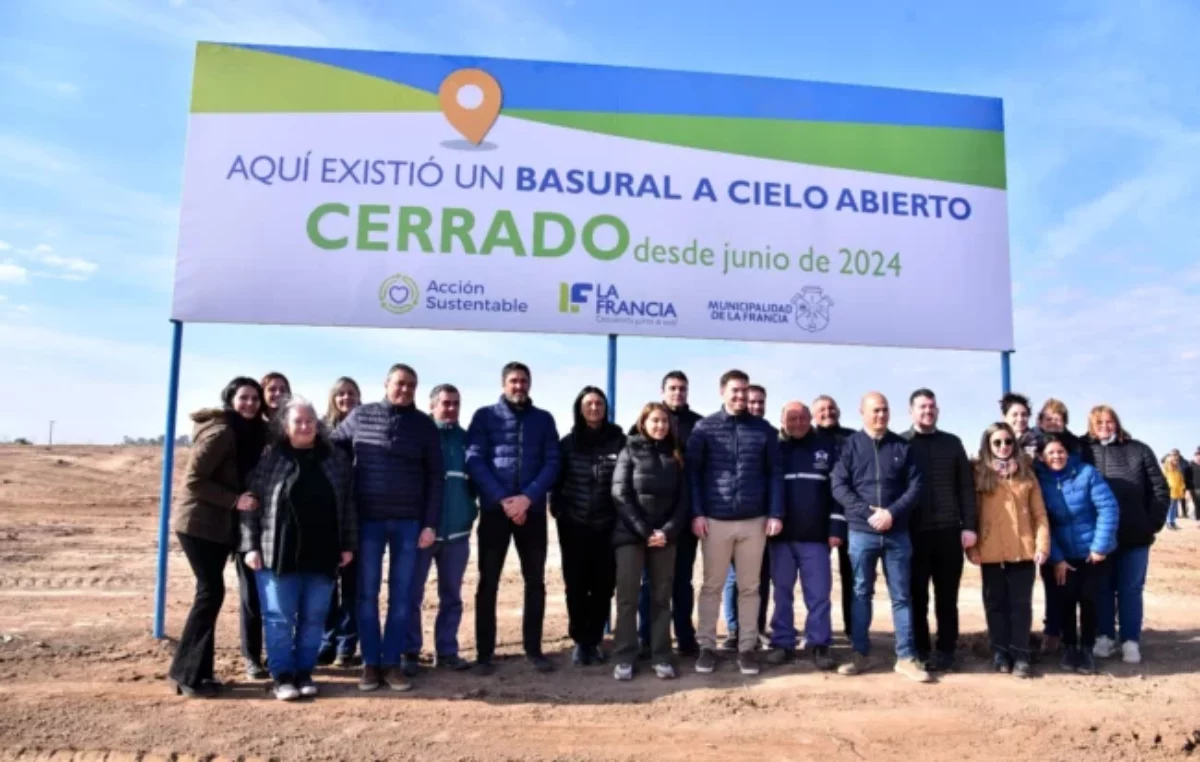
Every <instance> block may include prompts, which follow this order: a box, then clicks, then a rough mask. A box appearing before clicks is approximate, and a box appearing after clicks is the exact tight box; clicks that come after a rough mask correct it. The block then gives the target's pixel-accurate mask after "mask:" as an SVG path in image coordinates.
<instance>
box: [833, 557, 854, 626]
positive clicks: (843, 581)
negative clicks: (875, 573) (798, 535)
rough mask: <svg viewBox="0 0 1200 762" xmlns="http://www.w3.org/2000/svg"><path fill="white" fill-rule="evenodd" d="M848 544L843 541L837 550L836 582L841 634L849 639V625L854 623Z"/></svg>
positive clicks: (852, 571)
mask: <svg viewBox="0 0 1200 762" xmlns="http://www.w3.org/2000/svg"><path fill="white" fill-rule="evenodd" d="M849 544H850V543H849V542H845V541H843V542H842V544H841V545H839V546H838V549H837V557H838V582H839V584H840V585H841V588H842V625H843V626H842V632H843V633H845V635H846V637H847V638H849V637H850V623H851V622H853V621H854V567H853V566H851V565H850V548H849V547H848V546H849Z"/></svg>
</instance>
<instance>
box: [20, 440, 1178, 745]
mask: <svg viewBox="0 0 1200 762" xmlns="http://www.w3.org/2000/svg"><path fill="white" fill-rule="evenodd" d="M181 459H182V460H186V452H182V453H181ZM159 463H160V458H159V455H158V453H157V451H154V450H150V449H137V448H117V447H113V448H99V447H97V448H71V447H56V448H54V449H53V450H49V451H48V450H46V449H44V448H36V449H35V448H31V447H0V759H4V758H16V759H22V760H26V759H55V760H59V759H63V760H69V759H74V760H102V759H108V760H137V759H141V760H162V759H178V760H185V759H208V758H214V757H219V758H226V759H237V758H239V757H240V758H245V759H252V758H261V759H271V758H274V759H281V760H299V759H346V760H371V759H412V760H429V759H452V760H540V759H555V760H583V759H589V760H590V759H597V760H598V759H606V760H607V759H614V760H641V759H652V760H655V762H668V760H688V762H699V761H700V760H728V759H731V758H740V759H754V760H764V762H769V761H773V760H790V759H823V760H889V759H912V758H916V757H919V758H921V759H922V760H923V761H929V760H941V759H953V760H968V759H988V760H997V759H1005V760H1007V759H1037V760H1043V761H1045V760H1067V759H1070V760H1117V759H1120V760H1133V759H1167V758H1179V757H1184V756H1188V755H1190V754H1191V751H1190V749H1191V748H1192V745H1191V743H1190V741H1189V739H1191V738H1193V735H1192V734H1193V733H1194V732H1195V730H1196V729H1197V728H1200V719H1198V718H1196V713H1197V711H1198V705H1200V676H1198V675H1197V671H1198V670H1200V642H1198V639H1197V631H1198V629H1200V610H1198V609H1197V603H1200V559H1197V557H1196V552H1195V549H1196V547H1197V545H1198V544H1200V530H1198V529H1197V526H1200V525H1198V524H1197V523H1195V522H1193V521H1191V520H1188V521H1185V522H1183V523H1184V524H1185V531H1180V532H1171V533H1166V534H1165V536H1164V537H1162V538H1161V540H1160V541H1159V543H1158V545H1156V546H1155V549H1154V554H1153V560H1152V563H1151V572H1150V583H1149V588H1148V591H1147V594H1146V625H1147V631H1146V634H1145V638H1144V654H1145V657H1146V662H1145V663H1144V664H1143V665H1141V666H1139V667H1133V666H1128V665H1125V664H1121V663H1120V662H1117V661H1110V662H1105V663H1104V664H1103V665H1102V674H1100V675H1098V676H1096V677H1094V678H1086V677H1081V676H1076V675H1067V674H1063V673H1061V672H1059V670H1058V669H1057V667H1056V666H1053V665H1046V668H1045V670H1044V672H1043V673H1042V675H1043V676H1041V677H1039V678H1038V679H1035V680H1030V681H1025V682H1020V681H1017V680H1016V679H1013V678H1009V677H1004V676H997V675H993V674H990V673H989V672H988V669H987V662H986V660H985V658H986V647H985V639H984V637H983V635H982V632H983V630H984V623H983V612H982V606H981V603H980V591H979V576H978V572H977V571H976V570H974V569H972V568H970V567H968V571H967V574H966V578H965V580H964V587H963V591H962V594H961V597H960V604H961V609H962V620H963V630H964V632H965V633H968V634H967V635H966V636H965V637H964V642H963V644H962V646H960V652H959V657H960V661H961V668H960V670H959V671H957V672H955V673H953V674H951V675H949V676H947V677H945V678H944V679H943V680H942V681H941V682H939V683H938V684H935V685H917V684H914V683H910V682H907V681H905V680H904V679H902V678H901V677H900V676H898V675H896V674H895V673H893V672H891V671H890V663H891V659H890V655H889V651H890V648H891V641H890V638H889V636H888V635H887V633H888V631H889V630H890V621H889V616H888V609H887V605H886V596H885V594H884V588H883V585H882V584H880V585H879V594H878V595H877V599H876V600H877V608H876V619H875V623H874V628H873V629H874V631H875V632H877V633H878V637H877V638H876V641H875V642H876V664H877V669H876V670H875V671H874V672H872V673H871V674H869V675H866V676H862V677H857V678H846V677H838V676H836V675H827V674H817V673H815V672H814V671H813V669H812V667H811V665H810V663H808V662H802V663H800V664H799V665H798V666H794V667H785V668H777V669H773V670H770V671H764V672H763V674H762V675H760V676H759V677H757V678H753V679H747V678H743V677H742V676H741V675H739V674H738V673H737V672H736V671H735V670H734V669H733V668H732V666H731V665H730V664H728V663H725V664H723V665H722V667H721V668H720V669H718V671H717V673H716V674H714V675H708V676H701V675H697V674H696V673H695V672H693V671H692V669H691V663H690V661H689V662H687V663H685V664H684V665H682V666H683V667H684V669H682V670H681V677H680V679H678V680H675V681H670V682H664V681H659V680H656V679H654V678H653V677H652V676H646V675H645V673H644V672H641V673H639V676H638V678H637V679H635V680H634V681H633V682H632V683H624V684H619V683H617V682H615V681H614V680H613V679H612V678H611V675H610V672H609V670H608V669H607V668H605V667H590V668H586V669H576V668H573V667H571V666H570V664H569V657H568V655H567V653H568V649H569V646H570V643H569V641H568V640H567V639H566V613H565V606H564V601H563V595H562V580H561V575H560V574H559V573H558V571H557V568H558V553H557V543H556V541H555V540H554V538H553V537H552V538H551V550H550V563H549V565H550V567H551V568H550V569H548V572H547V584H548V588H549V589H548V605H547V621H546V638H547V642H546V650H547V653H550V654H552V658H554V660H555V661H556V663H557V665H558V667H559V670H558V671H557V672H556V673H555V674H553V675H550V676H542V675H539V674H537V673H535V672H534V671H533V669H532V668H531V667H530V666H528V665H527V664H526V663H525V662H524V661H523V660H522V659H520V658H518V657H517V654H518V651H519V641H520V636H519V632H520V592H521V586H520V576H519V573H518V571H517V567H516V558H515V553H513V554H510V562H509V567H508V569H507V570H506V572H505V576H504V580H503V583H502V586H501V603H500V612H499V616H500V651H501V654H502V655H504V656H507V657H511V658H506V659H504V660H502V661H501V662H500V668H499V670H498V671H497V673H496V675H495V676H493V677H489V678H480V677H477V676H475V675H473V674H470V673H467V674H447V673H443V672H436V673H435V672H432V671H427V672H424V673H423V674H422V676H421V677H420V678H419V681H418V685H417V689H416V690H415V691H413V692H412V693H408V694H388V693H386V692H380V693H377V694H369V695H363V694H360V693H359V692H358V691H357V690H356V689H355V686H354V681H355V679H356V673H355V671H353V670H344V671H338V670H324V671H323V672H321V673H320V674H319V675H318V680H319V681H321V683H322V690H323V693H322V695H321V697H320V698H319V699H317V700H316V701H314V702H306V703H300V702H297V703H289V704H283V703H281V702H277V701H274V700H272V699H270V698H269V697H268V696H267V695H266V693H265V692H264V690H263V686H262V684H254V683H247V682H245V681H244V680H240V679H239V678H240V675H239V672H240V670H239V659H238V654H237V614H236V603H237V594H236V579H235V577H234V574H233V570H232V568H230V569H229V570H228V573H227V583H228V585H229V593H228V595H227V596H226V603H225V608H224V611H223V613H222V617H221V621H220V631H219V633H218V641H217V671H218V677H219V678H221V679H224V680H226V681H235V682H234V685H233V686H232V690H230V691H229V692H227V693H226V694H225V695H223V696H222V697H221V698H218V699H215V700H211V701H196V700H187V699H184V698H180V697H176V696H175V695H174V694H173V693H172V691H171V690H170V689H169V687H168V683H167V682H166V679H165V677H166V670H167V666H168V662H169V659H170V655H171V652H172V648H173V641H163V642H159V641H155V640H153V639H152V638H151V636H150V629H151V619H152V611H153V608H152V606H153V604H152V602H153V595H154V563H155V542H156V539H155V533H156V526H157V510H158V505H157V492H158V480H159ZM182 465H183V464H182V463H180V466H181V467H182ZM170 570H171V576H170V584H169V586H168V591H167V603H168V618H167V631H168V634H169V635H171V636H176V635H177V634H178V632H179V630H180V628H181V627H182V624H183V619H184V616H185V615H186V612H187V609H188V605H189V602H190V597H191V595H192V591H193V586H192V585H193V583H192V577H191V574H190V571H189V570H188V567H187V563H186V561H185V560H184V558H183V556H182V554H181V553H180V552H179V550H178V547H177V546H175V545H174V543H173V544H172V552H171V559H170ZM835 580H836V575H835ZM475 582H476V575H475V572H474V570H473V569H472V570H470V571H468V574H467V581H466V589H467V591H468V594H467V595H466V596H465V598H466V601H467V612H466V616H465V619H464V625H463V628H462V632H461V638H462V643H463V647H464V655H466V656H471V655H472V653H471V651H472V648H473V626H472V625H471V622H472V621H473V620H472V616H473V613H472V602H471V601H472V597H473V596H472V595H471V594H470V591H472V590H473V589H474V587H475ZM835 595H836V582H835ZM430 598H431V599H435V598H436V596H434V595H432V588H431V596H430ZM435 605H436V604H435V603H434V602H433V601H432V600H430V601H427V603H426V629H427V632H428V631H429V630H430V629H431V627H432V618H433V617H432V612H433V606H435ZM1037 605H1039V606H1040V593H1039V603H1038V604H1037ZM800 608H801V609H802V605H801V606H800ZM1039 618H1040V617H1039ZM834 624H835V630H840V616H839V615H838V614H836V613H835V623H834ZM427 640H428V639H427ZM836 650H837V654H838V656H839V658H846V651H847V647H846V644H845V643H844V642H841V641H839V643H838V647H837V649H836ZM883 665H886V667H885V666H883ZM1194 738H1195V739H1197V740H1200V733H1197V734H1196V735H1195V736H1194ZM1197 756H1198V757H1200V754H1198V755H1197Z"/></svg>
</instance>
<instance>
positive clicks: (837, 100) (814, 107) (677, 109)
mask: <svg viewBox="0 0 1200 762" xmlns="http://www.w3.org/2000/svg"><path fill="white" fill-rule="evenodd" d="M238 47H243V48H246V49H249V50H259V51H264V52H268V53H276V54H279V55H285V56H291V57H293V58H299V59H302V60H305V61H314V62H317V63H323V64H327V65H329V66H336V67H339V68H342V69H348V70H350V71H356V72H360V73H362V74H369V75H371V76H374V77H379V78H381V79H387V80H390V81H392V82H399V83H401V84H405V85H410V86H412V87H416V88H420V89H422V90H427V91H429V92H431V93H436V92H437V91H438V87H439V86H440V85H441V83H442V80H443V79H445V78H446V76H447V75H448V74H450V73H451V72H452V71H455V70H456V69H461V68H464V67H479V68H482V69H485V70H487V71H488V72H489V73H491V75H492V76H494V77H495V78H496V79H497V80H499V82H500V86H501V88H503V90H504V108H505V109H506V110H507V109H530V110H545V111H598V112H606V113H629V114H668V115H678V116H718V117H743V118H756V119H795V120H804V121H815V122H857V123H862V124H892V125H907V126H916V127H955V128H962V129H976V130H993V131H998V132H999V131H1003V130H1004V106H1003V102H1002V101H1001V100H1000V99H999V98H986V97H980V96H973V95H951V94H948V93H932V92H926V91H921V90H900V89H896V88H885V87H868V86H865V85H838V84H832V83H827V82H808V81H803V80H788V79H777V78H771V77H750V76H743V75H732V74H703V73H692V72H682V71H670V70H665V69H635V68H629V67H617V66H597V65H594V64H572V63H551V62H544V61H518V60H512V59H505V58H480V57H471V56H440V55H428V54H421V53H385V52H375V51H367V50H338V49H329V48H298V47H285V46H279V45H240V46H238Z"/></svg>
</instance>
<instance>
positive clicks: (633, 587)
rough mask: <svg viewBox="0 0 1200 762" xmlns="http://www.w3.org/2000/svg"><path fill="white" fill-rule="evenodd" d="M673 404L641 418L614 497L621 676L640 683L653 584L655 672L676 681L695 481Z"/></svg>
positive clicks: (620, 464) (620, 465) (649, 408)
mask: <svg viewBox="0 0 1200 762" xmlns="http://www.w3.org/2000/svg"><path fill="white" fill-rule="evenodd" d="M668 416H669V412H668V410H667V408H666V406H665V405H663V404H661V403H658V402H651V403H650V404H648V405H646V406H645V407H644V408H642V413H641V415H640V416H638V423H637V430H638V433H637V434H636V435H634V436H633V437H632V438H631V439H630V440H629V442H628V444H627V445H626V446H625V449H624V450H622V451H621V455H620V457H619V458H618V459H617V469H616V473H615V474H614V475H613V485H612V496H613V500H614V502H615V503H616V507H617V514H618V519H617V522H616V525H615V526H614V528H613V532H612V544H613V545H614V546H615V547H616V556H617V631H616V637H615V639H614V646H615V648H614V651H613V654H614V659H615V661H616V667H615V668H614V670H613V677H615V678H616V679H618V680H629V679H632V678H633V663H634V660H635V659H636V658H637V655H638V633H637V608H638V591H639V589H640V587H641V583H642V575H643V573H644V572H645V573H647V574H648V575H649V578H650V590H651V595H650V622H651V624H650V651H651V657H650V658H651V662H652V663H653V664H654V673H655V674H656V675H657V676H658V677H660V678H663V679H670V678H673V677H675V667H674V666H673V665H672V663H671V590H672V585H673V584H674V580H675V550H676V543H677V542H678V540H679V537H680V536H681V535H682V534H683V533H684V532H685V531H687V525H688V500H687V480H686V479H685V477H684V470H683V455H682V454H681V452H680V448H679V443H678V442H677V440H676V439H675V435H674V432H673V431H672V430H671V425H670V421H669V417H668Z"/></svg>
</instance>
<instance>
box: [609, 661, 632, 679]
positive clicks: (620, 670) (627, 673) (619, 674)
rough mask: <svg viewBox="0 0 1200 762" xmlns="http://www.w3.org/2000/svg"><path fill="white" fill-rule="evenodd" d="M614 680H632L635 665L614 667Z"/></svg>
mask: <svg viewBox="0 0 1200 762" xmlns="http://www.w3.org/2000/svg"><path fill="white" fill-rule="evenodd" d="M613 678H614V679H616V680H632V679H633V665H632V664H618V665H617V666H615V667H613Z"/></svg>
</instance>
